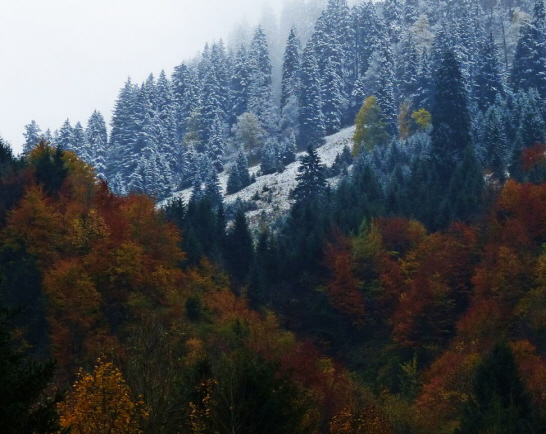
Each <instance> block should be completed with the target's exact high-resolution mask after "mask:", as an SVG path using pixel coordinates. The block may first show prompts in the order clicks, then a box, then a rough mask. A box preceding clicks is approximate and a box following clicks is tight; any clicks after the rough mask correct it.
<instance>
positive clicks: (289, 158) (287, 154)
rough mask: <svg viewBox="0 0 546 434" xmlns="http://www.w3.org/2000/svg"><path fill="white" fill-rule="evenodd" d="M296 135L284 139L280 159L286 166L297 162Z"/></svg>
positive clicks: (292, 134) (291, 134)
mask: <svg viewBox="0 0 546 434" xmlns="http://www.w3.org/2000/svg"><path fill="white" fill-rule="evenodd" d="M296 152H297V145H296V135H295V134H294V133H293V132H292V133H290V134H289V135H288V136H285V137H284V138H283V141H282V143H281V150H280V159H281V162H282V164H283V165H284V166H287V165H289V164H290V163H293V162H294V161H296Z"/></svg>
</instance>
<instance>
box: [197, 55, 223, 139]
mask: <svg viewBox="0 0 546 434" xmlns="http://www.w3.org/2000/svg"><path fill="white" fill-rule="evenodd" d="M200 65H202V68H203V74H204V75H203V78H202V85H201V90H200V95H201V96H200V101H201V107H200V109H199V118H200V126H199V136H200V139H201V141H202V142H203V143H205V144H206V143H207V142H208V141H209V140H210V138H211V136H212V135H213V134H217V133H218V132H217V131H214V130H215V128H217V126H218V124H217V123H218V121H220V123H221V122H223V120H224V119H225V117H226V114H225V112H224V110H223V106H224V98H225V97H224V95H223V93H224V91H225V90H224V89H222V87H221V84H220V74H219V65H217V64H214V63H212V56H210V55H209V56H206V55H205V53H204V54H203V57H202V59H201V62H200Z"/></svg>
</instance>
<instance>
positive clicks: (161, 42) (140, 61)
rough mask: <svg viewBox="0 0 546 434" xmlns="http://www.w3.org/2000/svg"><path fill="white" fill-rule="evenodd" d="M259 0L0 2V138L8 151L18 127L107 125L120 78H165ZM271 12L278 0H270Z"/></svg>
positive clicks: (253, 16) (254, 16) (250, 17)
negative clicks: (97, 115) (95, 118)
mask: <svg viewBox="0 0 546 434" xmlns="http://www.w3.org/2000/svg"><path fill="white" fill-rule="evenodd" d="M265 2H266V0H0V89H1V91H0V136H1V137H3V138H4V139H5V140H7V141H8V142H10V143H11V144H12V146H13V147H14V149H15V151H16V152H20V150H21V145H22V143H23V140H24V138H23V136H22V133H23V131H24V126H25V125H26V124H28V123H29V122H30V121H31V120H33V119H34V120H35V121H36V122H37V123H38V125H39V126H40V127H41V128H42V130H44V131H45V130H46V129H47V128H51V130H52V131H53V130H54V129H56V128H60V126H61V125H62V123H63V122H64V120H65V119H66V118H69V119H70V121H71V123H72V125H74V124H75V123H76V122H77V121H80V122H81V123H82V125H84V126H85V125H86V124H87V120H88V118H89V116H90V115H91V113H92V112H93V110H95V109H97V110H99V111H101V112H102V114H103V115H104V116H105V117H106V118H107V121H109V119H110V114H111V110H112V108H113V105H114V102H115V100H116V98H117V94H118V91H119V89H120V88H121V87H122V86H123V84H124V83H125V81H126V79H127V77H128V76H131V78H132V80H133V82H137V83H140V82H142V81H144V80H145V78H146V77H147V76H148V74H149V73H151V72H152V73H154V75H155V76H156V77H157V75H158V74H159V72H160V71H161V70H162V69H165V71H166V72H167V74H168V75H170V74H171V72H172V69H173V68H174V66H176V65H178V64H179V63H181V62H182V61H183V60H185V59H188V58H190V57H193V56H194V55H195V53H196V52H197V51H199V50H201V48H202V47H203V46H204V44H205V42H207V41H213V40H218V39H220V38H224V40H225V39H226V38H227V36H228V34H229V32H230V31H231V29H232V28H233V26H234V25H235V24H236V23H239V22H241V21H243V20H244V19H246V20H247V21H248V22H249V23H250V24H256V23H257V22H258V20H259V17H260V15H261V12H262V9H263V4H264V3H265ZM269 3H270V5H271V7H272V8H273V9H274V10H275V12H277V13H279V12H280V9H281V7H282V2H281V1H279V0H276V1H275V0H272V1H270V2H269Z"/></svg>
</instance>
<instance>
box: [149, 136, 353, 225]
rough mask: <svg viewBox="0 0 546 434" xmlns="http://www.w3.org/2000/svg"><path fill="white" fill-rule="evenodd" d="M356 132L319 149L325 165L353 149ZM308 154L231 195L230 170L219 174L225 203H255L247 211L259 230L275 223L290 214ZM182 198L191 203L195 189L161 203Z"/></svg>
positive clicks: (253, 172)
mask: <svg viewBox="0 0 546 434" xmlns="http://www.w3.org/2000/svg"><path fill="white" fill-rule="evenodd" d="M354 131H355V127H354V126H352V127H348V128H345V129H343V130H341V131H339V132H338V133H336V134H332V135H331V136H328V137H326V138H325V144H324V145H322V146H321V147H320V148H318V149H317V151H318V154H319V157H320V159H321V161H322V164H324V165H325V166H328V167H330V166H331V165H332V164H333V162H334V160H335V158H336V156H337V155H338V154H339V153H341V152H342V151H343V148H344V147H345V146H348V147H349V148H350V149H352V138H353V134H354ZM304 154H305V152H300V153H298V155H297V159H298V160H297V161H296V162H294V163H291V164H289V165H288V166H286V169H285V170H284V172H282V173H273V174H270V175H263V176H258V177H256V182H255V183H253V184H250V185H249V186H248V187H246V188H244V189H242V190H241V191H238V192H237V193H233V194H230V195H227V196H226V195H225V191H226V185H227V179H228V176H229V173H227V171H224V172H222V173H221V174H220V175H219V180H220V186H221V189H222V192H224V200H225V203H226V204H230V203H233V202H235V201H236V200H237V199H241V200H243V201H248V202H254V203H256V205H257V207H258V209H256V210H253V211H249V212H247V213H246V216H247V219H248V222H249V225H250V227H251V228H252V229H257V228H260V227H263V226H268V225H271V224H272V223H273V222H275V221H276V220H277V219H278V218H279V217H282V216H284V215H286V213H287V212H288V210H289V209H290V207H291V205H292V203H293V200H291V199H289V197H288V196H289V194H290V192H291V191H292V190H293V189H294V188H295V187H296V185H297V181H296V176H297V174H298V167H299V166H300V162H299V158H300V157H301V156H303V155H304ZM259 169H260V166H259V165H257V166H254V167H251V168H250V169H249V171H250V174H251V175H256V174H257V172H258V171H259ZM338 180H339V178H338V177H336V178H331V179H329V180H328V182H329V183H330V185H334V184H335V183H336V182H337V181H338ZM178 197H181V198H182V199H183V200H184V202H186V203H187V202H188V201H189V199H190V197H191V188H187V189H185V190H181V191H178V192H176V193H174V194H173V195H172V196H171V197H170V198H168V199H165V200H163V201H162V202H160V203H159V206H160V207H162V206H165V205H166V204H167V203H168V202H169V201H170V200H172V199H174V198H178Z"/></svg>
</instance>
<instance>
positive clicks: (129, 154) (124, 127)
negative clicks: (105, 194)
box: [108, 79, 138, 193]
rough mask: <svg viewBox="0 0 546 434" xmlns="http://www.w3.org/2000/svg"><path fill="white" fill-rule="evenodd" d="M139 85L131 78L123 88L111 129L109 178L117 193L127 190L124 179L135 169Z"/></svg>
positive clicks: (113, 115)
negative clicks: (134, 83)
mask: <svg viewBox="0 0 546 434" xmlns="http://www.w3.org/2000/svg"><path fill="white" fill-rule="evenodd" d="M137 94H138V87H137V86H135V85H133V84H132V83H131V80H130V79H129V80H128V81H127V82H126V83H125V86H124V87H123V88H122V89H121V91H120V93H119V96H118V99H117V101H116V105H115V107H114V112H113V114H112V129H111V131H110V146H109V155H108V179H109V180H110V181H111V182H110V185H111V187H112V190H113V191H115V192H117V193H123V192H124V191H125V188H124V185H123V184H124V182H123V180H127V179H128V177H129V176H130V174H131V173H132V172H133V170H134V165H135V156H134V154H133V150H134V146H135V141H136V136H137V134H138V124H137V118H136V113H135V106H136V99H137ZM116 180H117V181H116Z"/></svg>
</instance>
